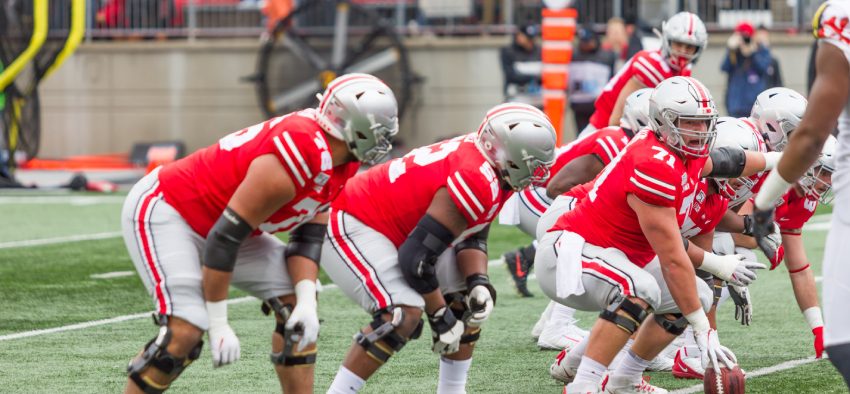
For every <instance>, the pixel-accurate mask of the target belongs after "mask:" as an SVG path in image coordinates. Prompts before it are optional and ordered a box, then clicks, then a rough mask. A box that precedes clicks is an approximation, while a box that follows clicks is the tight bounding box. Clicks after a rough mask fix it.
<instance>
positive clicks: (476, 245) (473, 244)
mask: <svg viewBox="0 0 850 394" xmlns="http://www.w3.org/2000/svg"><path fill="white" fill-rule="evenodd" d="M489 235H490V226H489V225H488V226H487V227H484V229H483V230H481V231H479V232H477V233H475V234H472V235H470V236H469V238H467V239H464V240H463V241H460V242H458V244H457V245H455V253H457V252H460V251H461V250H465V249H476V250H480V251H482V252H484V254H487V237H488V236H489Z"/></svg>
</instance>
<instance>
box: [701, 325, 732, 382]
mask: <svg viewBox="0 0 850 394" xmlns="http://www.w3.org/2000/svg"><path fill="white" fill-rule="evenodd" d="M694 339H696V342H697V347H698V348H699V351H700V360H701V362H702V367H703V369H707V368H708V367H713V368H714V371H715V372H717V373H718V374H719V373H720V368H721V367H722V366H725V367H726V368H729V369H732V368H734V367H735V365H736V364H737V363H738V359H737V358H736V357H735V354H734V353H732V351H731V350H729V349H728V348H726V347H725V346H723V345H721V344H720V338H719V337H718V336H717V330H715V329H713V328H709V329H708V330H704V331H698V330H697V329H696V328H694ZM721 364H722V365H721Z"/></svg>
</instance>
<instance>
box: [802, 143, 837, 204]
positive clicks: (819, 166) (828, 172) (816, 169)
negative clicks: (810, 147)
mask: <svg viewBox="0 0 850 394" xmlns="http://www.w3.org/2000/svg"><path fill="white" fill-rule="evenodd" d="M837 145H838V140H836V139H835V137H833V136H829V138H827V139H826V142H825V143H824V144H823V149H821V153H820V157H818V160H817V161H816V162H815V164H814V165H812V166H811V167H809V169H808V170H807V171H806V175H803V177H802V178H800V181H799V184H800V187H801V188H803V191H805V192H806V195H807V196H808V197H810V198H813V199H818V200H820V202H822V203H824V204H829V203H831V202H832V200H833V197H835V196H834V195H833V193H832V173H833V172H835V149H836V147H837Z"/></svg>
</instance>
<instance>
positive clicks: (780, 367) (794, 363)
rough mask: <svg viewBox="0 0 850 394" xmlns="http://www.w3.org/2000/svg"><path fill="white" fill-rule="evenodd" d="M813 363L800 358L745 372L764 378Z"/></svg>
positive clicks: (679, 393) (687, 393)
mask: <svg viewBox="0 0 850 394" xmlns="http://www.w3.org/2000/svg"><path fill="white" fill-rule="evenodd" d="M815 361H820V360H818V359H816V358H814V357H807V358H802V359H798V360H790V361H786V362H784V363H779V364H776V365H774V366H770V367H764V368H760V369H757V370H755V371H749V372H747V379H752V378H757V377H759V376H764V375H770V374H772V373H776V372H782V371H785V370H789V369H793V368H797V367H799V366H801V365H805V364H809V363H813V362H815ZM702 389H703V385H702V383H700V384H695V385H693V386H691V387H687V388H683V389H679V390H675V391H671V392H670V394H691V393H699V392H702Z"/></svg>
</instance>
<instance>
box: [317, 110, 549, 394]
mask: <svg viewBox="0 0 850 394" xmlns="http://www.w3.org/2000/svg"><path fill="white" fill-rule="evenodd" d="M555 143H556V141H555V131H554V127H553V126H552V124H551V122H550V121H549V118H548V117H547V116H546V115H545V114H544V113H543V112H541V111H540V110H538V109H537V108H534V107H532V106H529V105H526V104H519V103H506V104H502V105H498V106H496V107H494V108H492V109H491V110H490V111H489V112H488V113H487V115H486V116H485V118H484V120H483V122H482V123H481V125H480V126H479V128H478V131H477V132H475V133H471V134H467V135H463V136H460V137H457V138H453V139H450V140H446V141H442V142H439V143H437V144H434V145H430V146H426V147H422V148H419V149H415V150H413V151H411V152H410V153H408V154H407V155H406V156H404V157H401V158H398V159H395V160H393V161H390V162H387V163H384V164H382V165H380V166H377V167H373V168H372V169H370V170H368V171H366V172H364V173H361V174H359V175H357V176H356V177H354V179H352V180H351V181H349V182H348V184H347V185H346V187H345V190H343V192H342V194H341V195H340V196H339V198H337V199H336V200H335V201H334V203H333V204H332V206H331V212H330V216H331V217H330V226H329V228H328V232H327V240H326V241H325V244H324V247H323V249H324V250H323V253H322V258H323V260H322V266H323V267H324V268H325V270H326V271H327V273H328V275H329V276H330V277H331V279H333V281H334V283H336V284H338V285H339V287H340V288H341V289H342V290H343V292H344V293H345V294H346V295H347V296H348V297H349V298H351V299H352V300H354V301H355V302H356V303H358V304H359V305H360V306H361V307H362V308H363V309H364V310H366V311H367V312H368V313H369V314H371V315H372V322H371V323H370V324H369V325H367V326H366V327H363V329H362V330H361V331H360V332H359V333H358V334H356V335H355V342H354V343H353V344H352V346H351V348H350V349H349V350H348V354H347V355H346V356H345V359H344V360H343V363H342V366H340V368H339V371H338V372H337V374H336V377H335V378H334V380H333V383H332V384H331V387H330V389H329V390H328V392H330V393H354V392H357V391H359V390H360V389H361V388H362V387H363V386H364V384H365V381H366V380H367V379H369V377H370V376H372V375H373V374H374V373H375V372H376V371H377V370H378V369H379V368H380V367H381V365H383V364H384V363H385V362H386V361H387V360H389V358H390V357H391V356H392V355H393V354H395V353H396V352H398V351H399V350H401V349H402V348H403V347H404V345H405V344H406V343H407V342H408V341H410V340H412V339H416V338H418V337H419V335H420V333H421V330H422V319H421V316H422V312H423V310H424V312H425V314H426V317H427V320H428V323H429V325H430V327H431V338H432V350H433V351H434V352H435V353H438V354H440V355H442V357H441V358H440V377H439V384H438V386H437V392H440V393H462V392H465V386H466V380H467V373H468V370H469V367H470V365H471V363H472V350H473V345H474V344H475V341H476V340H478V338H479V336H480V333H481V325H482V323H484V321H485V320H487V318H488V317H489V315H490V313H491V311H492V310H493V306H494V304H495V301H496V293H495V290H494V289H493V286H492V285H491V284H490V280H489V278H488V276H487V233H488V231H489V225H490V222H491V221H492V220H493V218H495V216H496V214H497V212H498V211H499V208H500V207H501V206H502V204H503V203H504V201H505V200H506V199H507V197H509V196H510V195H511V194H512V193H513V192H514V191H517V190H520V189H522V188H524V187H527V186H529V185H531V184H533V183H539V182H543V181H545V180H546V178H547V177H548V171H549V167H550V166H551V165H552V162H553V161H554V159H555Z"/></svg>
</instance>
